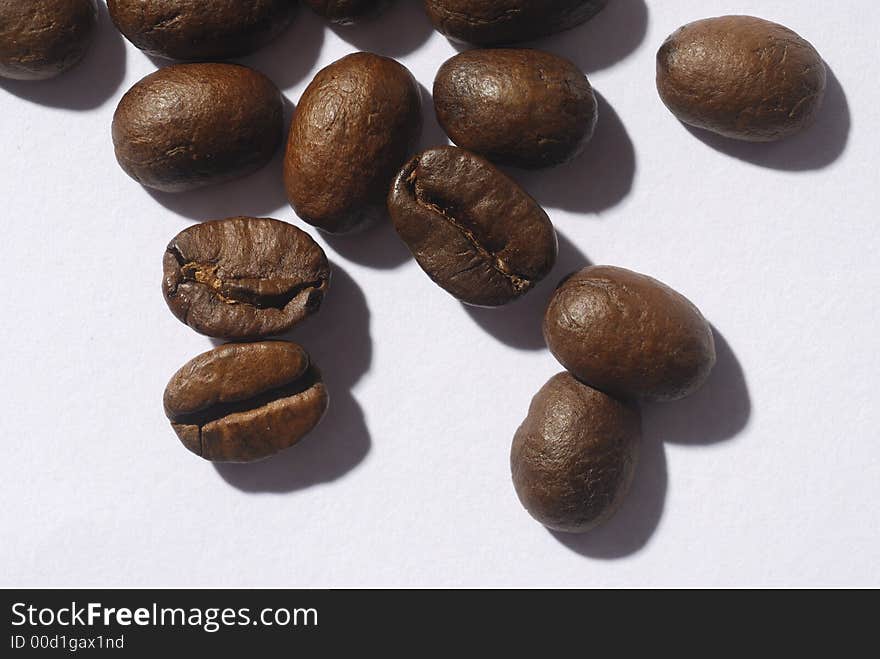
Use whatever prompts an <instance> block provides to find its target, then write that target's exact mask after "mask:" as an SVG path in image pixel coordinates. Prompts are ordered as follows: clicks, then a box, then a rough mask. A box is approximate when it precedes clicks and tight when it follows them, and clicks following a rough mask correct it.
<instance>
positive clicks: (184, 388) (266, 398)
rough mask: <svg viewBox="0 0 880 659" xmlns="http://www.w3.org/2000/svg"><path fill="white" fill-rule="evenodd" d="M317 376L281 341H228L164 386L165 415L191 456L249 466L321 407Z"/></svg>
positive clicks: (295, 433) (308, 424)
mask: <svg viewBox="0 0 880 659" xmlns="http://www.w3.org/2000/svg"><path fill="white" fill-rule="evenodd" d="M327 402H328V398H327V391H326V389H325V388H324V383H323V382H322V381H321V374H320V373H319V372H318V370H317V368H315V367H314V366H313V365H312V364H311V363H310V361H309V356H308V354H307V353H306V351H305V350H303V349H302V348H301V347H300V346H298V345H297V344H295V343H289V342H287V341H263V342H262V343H228V344H226V345H223V346H220V347H219V348H214V349H213V350H210V351H208V352H206V353H203V354H201V355H199V356H198V357H195V358H194V359H192V360H191V361H189V362H188V363H187V364H186V365H184V366H183V368H181V369H180V370H179V371H177V373H175V375H174V377H172V378H171V381H170V382H169V383H168V386H167V387H166V388H165V414H166V415H167V416H168V419H169V420H170V421H171V426H172V427H173V428H174V431H175V432H176V433H177V436H178V437H180V441H181V442H183V445H184V446H186V448H188V449H189V450H190V451H192V452H193V453H195V454H196V455H198V456H201V457H203V458H205V460H211V461H213V462H254V461H256V460H262V459H263V458H267V457H269V456H270V455H274V454H275V453H278V452H279V451H282V450H284V449H286V448H289V447H291V446H293V445H294V444H296V443H297V442H298V441H299V440H300V439H302V438H303V437H304V436H305V435H306V434H307V433H308V432H309V431H311V430H312V429H313V428H314V427H315V426H316V425H318V422H319V421H320V420H321V417H322V416H323V415H324V412H325V410H326V409H327Z"/></svg>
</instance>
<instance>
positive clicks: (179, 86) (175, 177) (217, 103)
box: [113, 64, 284, 192]
mask: <svg viewBox="0 0 880 659" xmlns="http://www.w3.org/2000/svg"><path fill="white" fill-rule="evenodd" d="M282 113H283V104H282V100H281V93H280V92H279V91H278V88H277V87H276V86H275V85H274V84H273V83H272V81H271V80H269V79H268V78H267V77H266V76H264V75H263V74H261V73H258V72H256V71H254V70H253V69H248V68H246V67H243V66H236V65H234V64H175V65H173V66H168V67H165V68H164V69H160V70H159V71H156V72H155V73H152V74H150V75H148V76H147V77H146V78H144V79H143V80H141V81H140V82H139V83H137V84H136V85H135V86H134V87H132V88H131V89H130V90H129V91H128V93H127V94H126V95H125V96H123V97H122V100H121V101H120V103H119V107H118V108H117V109H116V114H115V116H114V117H113V144H114V146H115V147H116V159H117V160H118V161H119V164H120V165H121V166H122V168H123V169H124V170H125V171H126V173H127V174H128V175H129V176H131V177H132V178H133V179H134V180H136V181H137V182H138V183H140V184H141V185H145V186H147V187H149V188H155V189H157V190H162V191H165V192H181V191H184V190H192V189H194V188H199V187H203V186H206V185H212V184H215V183H222V182H224V181H228V180H231V179H234V178H239V177H241V176H245V175H247V174H250V173H252V172H255V171H256V170H258V169H260V168H261V167H263V166H264V165H265V164H266V163H268V162H269V161H270V160H271V159H272V155H273V154H274V153H275V151H276V150H277V148H278V146H279V145H280V143H281V140H282V139H283V137H284V135H283V131H284V127H283V118H282Z"/></svg>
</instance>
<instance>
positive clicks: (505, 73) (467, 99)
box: [434, 49, 597, 168]
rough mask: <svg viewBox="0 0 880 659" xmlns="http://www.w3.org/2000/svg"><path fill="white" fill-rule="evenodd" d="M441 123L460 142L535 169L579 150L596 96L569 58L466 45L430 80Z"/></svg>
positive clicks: (590, 129)
mask: <svg viewBox="0 0 880 659" xmlns="http://www.w3.org/2000/svg"><path fill="white" fill-rule="evenodd" d="M434 106H435V108H436V110H437V119H438V120H439V121H440V125H441V126H443V129H444V130H445V131H446V133H447V134H448V135H449V137H451V138H452V141H453V142H455V143H456V144H457V145H458V146H461V147H464V148H465V149H469V150H471V151H474V152H476V153H479V154H481V155H483V156H486V157H487V158H488V159H489V160H492V161H493V162H497V163H501V164H508V165H515V166H518V167H527V168H537V167H548V166H551V165H558V164H560V163H563V162H566V161H567V160H571V159H572V158H574V157H575V156H576V155H578V154H579V153H580V152H581V151H583V149H584V147H585V146H586V144H587V142H588V141H589V140H590V138H591V137H592V136H593V129H594V128H595V126H596V117H597V109H596V97H595V96H594V95H593V89H592V87H590V83H589V82H588V81H587V78H586V76H584V74H583V73H581V71H580V69H578V68H577V67H576V66H575V65H574V64H572V63H571V62H569V61H568V60H567V59H563V58H562V57H557V56H556V55H551V54H550V53H545V52H543V51H540V50H528V49H488V50H468V51H465V52H463V53H461V54H459V55H456V56H455V57H453V58H452V59H450V60H448V61H447V62H446V63H445V64H444V65H443V66H442V67H441V68H440V71H439V73H438V74H437V78H436V79H435V80H434Z"/></svg>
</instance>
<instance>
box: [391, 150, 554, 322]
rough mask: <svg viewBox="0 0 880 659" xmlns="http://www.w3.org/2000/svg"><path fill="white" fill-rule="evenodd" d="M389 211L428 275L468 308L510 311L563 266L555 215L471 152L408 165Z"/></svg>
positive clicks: (431, 153)
mask: <svg viewBox="0 0 880 659" xmlns="http://www.w3.org/2000/svg"><path fill="white" fill-rule="evenodd" d="M388 210H389V212H390V214H391V220H392V221H393V222H394V227H395V228H396V229H397V232H398V233H399V234H400V237H401V238H402V239H403V241H404V242H405V243H406V244H407V246H408V247H409V249H410V251H411V252H412V253H413V256H414V257H415V259H416V261H418V263H419V265H420V266H421V267H422V269H423V270H424V271H425V272H426V273H427V274H428V276H429V277H430V278H431V279H433V280H434V281H435V282H436V283H437V284H438V285H440V286H442V287H443V288H444V289H446V290H447V291H448V292H449V293H451V294H452V295H454V296H455V297H457V298H458V299H459V300H461V301H462V302H466V303H468V304H473V305H479V306H487V307H495V306H500V305H502V304H506V303H508V302H510V301H512V300H514V299H515V298H517V297H519V296H520V295H522V294H524V293H526V292H527V291H529V290H530V289H531V288H532V287H533V286H534V285H535V284H536V283H537V282H539V281H540V280H541V279H543V278H544V277H545V276H546V275H547V273H549V272H550V270H551V269H552V268H553V264H554V263H555V262H556V251H557V243H556V231H555V230H554V229H553V225H552V224H551V223H550V218H548V217H547V213H545V212H544V210H543V209H542V208H541V207H540V206H539V205H538V203H537V202H536V201H535V200H534V199H532V198H531V197H530V196H529V195H528V193H526V192H525V191H524V190H523V189H522V188H521V187H519V186H518V185H517V184H516V183H514V182H513V181H512V180H511V179H510V178H508V177H507V176H505V175H504V174H502V173H501V172H500V171H499V170H498V169H496V168H495V167H494V166H493V165H492V164H491V163H490V162H489V161H487V160H485V159H483V158H481V157H480V156H477V155H474V154H473V153H471V152H469V151H465V150H464V149H459V148H456V147H451V146H446V147H436V148H433V149H428V150H427V151H424V152H423V153H420V154H419V155H417V156H416V157H415V158H413V159H412V160H411V161H410V162H408V163H407V164H406V165H404V167H403V169H402V170H401V171H400V173H399V174H398V175H397V178H396V179H395V181H394V185H393V186H392V187H391V192H390V194H389V196H388Z"/></svg>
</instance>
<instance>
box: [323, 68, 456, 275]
mask: <svg viewBox="0 0 880 659" xmlns="http://www.w3.org/2000/svg"><path fill="white" fill-rule="evenodd" d="M419 89H420V91H421V93H422V133H421V136H420V138H419V142H418V145H417V146H416V147H415V148H414V150H413V154H412V155H415V153H418V152H421V151H423V150H425V149H428V148H430V147H432V146H438V145H440V144H448V143H449V140H448V139H447V137H446V133H444V132H443V129H442V128H440V124H438V123H437V117H436V115H435V114H434V101H433V97H432V96H431V92H430V91H429V90H428V89H427V88H425V86H424V85H422V84H419ZM323 236H324V239H325V240H326V241H327V244H329V245H330V247H332V248H333V251H335V252H336V253H337V254H339V255H340V256H342V257H343V258H345V259H347V260H349V261H353V262H354V263H358V264H360V265H365V266H367V267H369V268H377V269H380V270H390V269H392V268H396V267H398V266H401V265H403V264H404V263H406V262H407V261H409V259H410V258H411V257H412V255H411V254H410V251H409V250H408V249H407V247H406V245H405V244H404V242H403V241H402V240H401V239H400V236H398V235H397V232H396V231H395V230H394V226H393V225H392V224H391V220H390V218H389V217H388V216H387V214H384V216H383V217H382V218H380V219H379V220H378V221H377V222H376V223H375V224H374V225H373V226H370V227H367V228H366V229H364V230H363V231H361V232H357V233H354V234H347V235H345V234H344V235H339V236H334V235H332V234H323Z"/></svg>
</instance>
